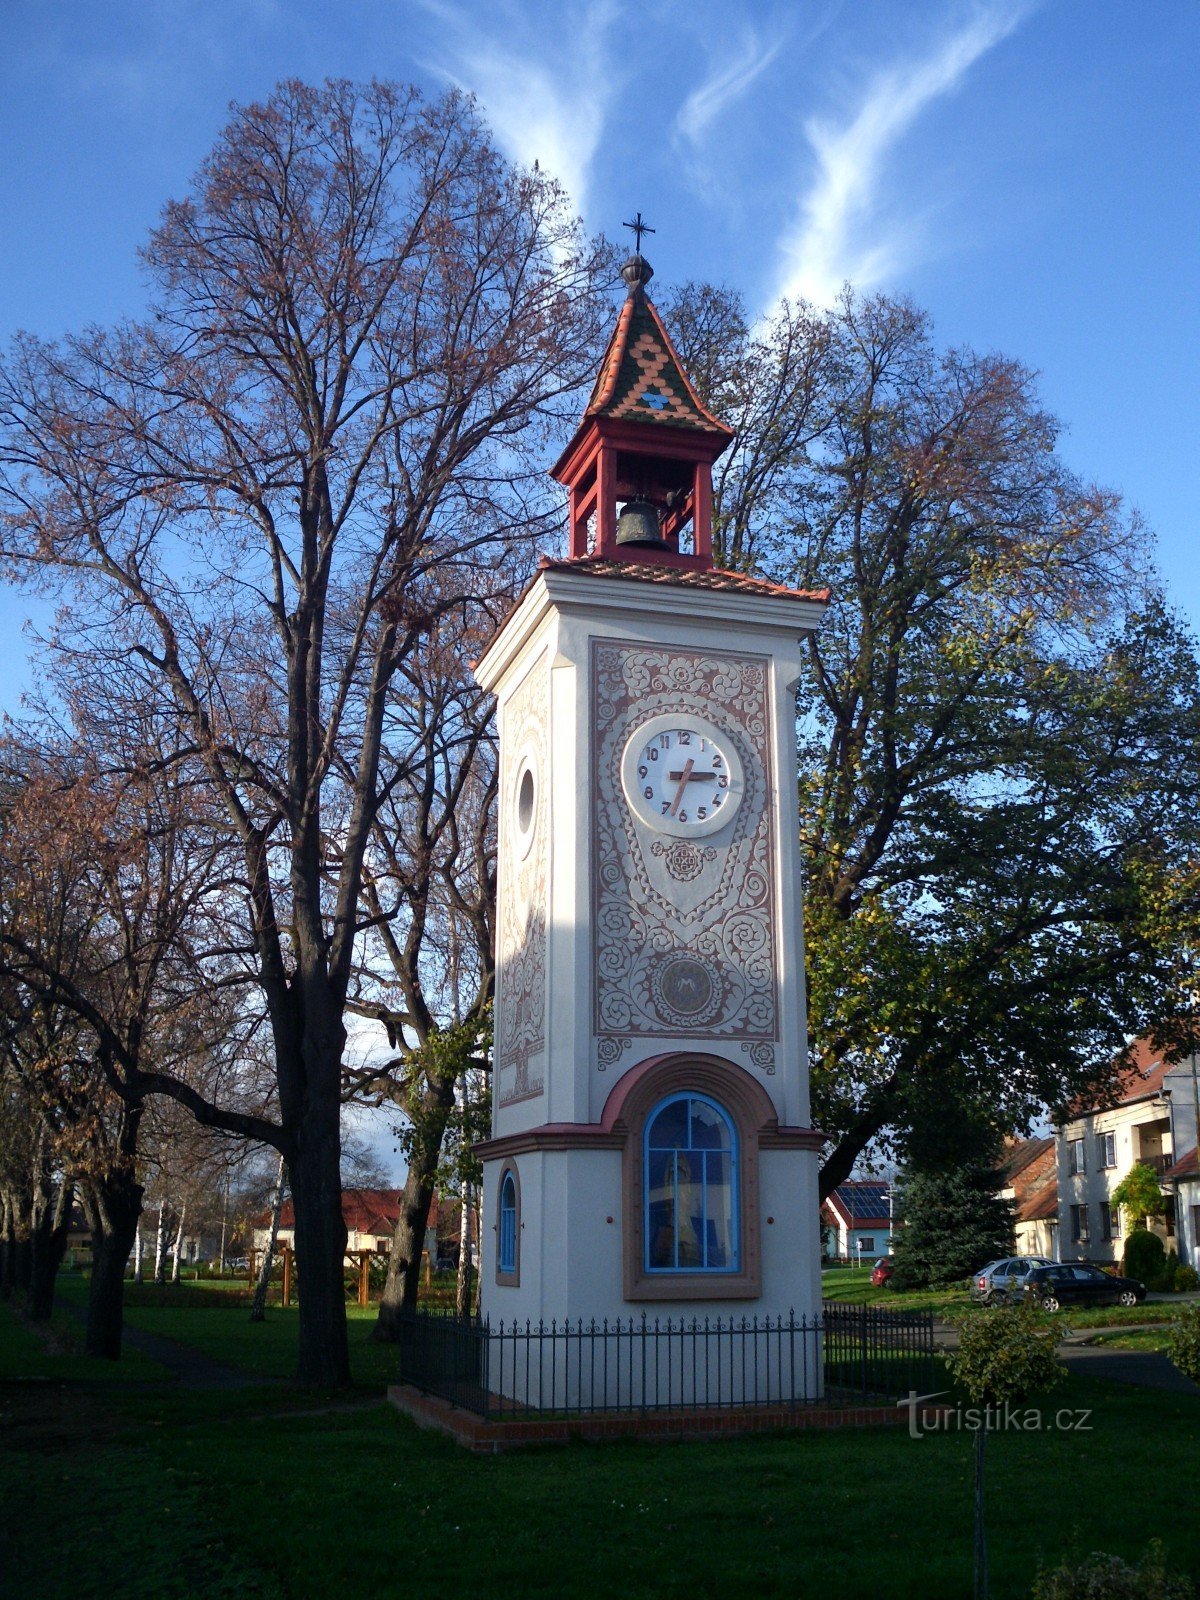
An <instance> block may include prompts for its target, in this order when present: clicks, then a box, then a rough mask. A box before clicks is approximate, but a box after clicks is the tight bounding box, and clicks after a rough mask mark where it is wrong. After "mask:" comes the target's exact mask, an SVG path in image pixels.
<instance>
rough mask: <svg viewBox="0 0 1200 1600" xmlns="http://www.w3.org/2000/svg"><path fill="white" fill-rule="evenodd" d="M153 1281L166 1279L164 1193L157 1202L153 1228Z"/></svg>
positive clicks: (165, 1207) (160, 1281) (165, 1212)
mask: <svg viewBox="0 0 1200 1600" xmlns="http://www.w3.org/2000/svg"><path fill="white" fill-rule="evenodd" d="M154 1281H155V1283H157V1284H160V1285H161V1284H164V1283H166V1281H167V1200H166V1196H165V1195H164V1196H163V1197H162V1198H161V1199H160V1200H159V1202H158V1224H157V1226H156V1228H155V1230H154Z"/></svg>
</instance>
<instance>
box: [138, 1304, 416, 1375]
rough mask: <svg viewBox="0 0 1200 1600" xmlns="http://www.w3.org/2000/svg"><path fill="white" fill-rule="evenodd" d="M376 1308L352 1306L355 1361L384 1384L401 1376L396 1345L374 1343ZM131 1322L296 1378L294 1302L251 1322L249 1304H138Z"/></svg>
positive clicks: (236, 1363) (232, 1362)
mask: <svg viewBox="0 0 1200 1600" xmlns="http://www.w3.org/2000/svg"><path fill="white" fill-rule="evenodd" d="M376 1317H377V1311H376V1308H375V1307H373V1306H372V1307H369V1308H368V1309H367V1310H366V1311H360V1310H359V1308H358V1307H357V1306H347V1308H346V1319H347V1322H348V1325H349V1326H348V1332H349V1340H350V1367H351V1371H352V1372H353V1374H354V1380H355V1382H356V1383H357V1384H360V1385H363V1386H366V1387H369V1388H374V1389H383V1388H385V1387H386V1386H387V1384H389V1383H394V1382H395V1381H396V1364H397V1360H398V1357H397V1353H396V1347H395V1345H391V1344H372V1343H371V1342H370V1336H371V1332H372V1330H373V1329H374V1327H375V1322H376ZM126 1322H127V1323H128V1325H129V1326H130V1327H132V1328H144V1329H145V1331H146V1332H147V1333H155V1334H159V1335H160V1336H161V1337H163V1338H167V1339H176V1340H178V1341H180V1342H181V1343H182V1344H186V1345H190V1346H192V1347H193V1348H194V1349H196V1350H199V1351H201V1352H203V1354H204V1355H206V1356H208V1357H210V1359H212V1360H213V1361H220V1362H224V1363H225V1365H227V1366H231V1367H240V1368H242V1369H243V1370H244V1371H246V1372H253V1373H256V1374H257V1375H258V1376H260V1377H263V1378H285V1379H286V1378H294V1377H295V1375H296V1365H297V1361H298V1359H299V1340H300V1313H299V1311H298V1310H297V1309H296V1307H295V1306H291V1307H289V1308H288V1310H286V1311H285V1310H284V1309H283V1308H282V1307H280V1306H276V1307H275V1308H273V1309H271V1308H268V1310H267V1314H266V1320H265V1321H263V1322H251V1321H250V1313H249V1310H248V1308H246V1307H233V1308H230V1309H228V1310H226V1312H225V1313H224V1315H214V1314H213V1312H212V1311H211V1310H210V1309H200V1310H198V1309H196V1308H195V1307H192V1306H145V1305H143V1306H135V1307H133V1308H132V1309H130V1310H129V1311H128V1312H127V1313H126Z"/></svg>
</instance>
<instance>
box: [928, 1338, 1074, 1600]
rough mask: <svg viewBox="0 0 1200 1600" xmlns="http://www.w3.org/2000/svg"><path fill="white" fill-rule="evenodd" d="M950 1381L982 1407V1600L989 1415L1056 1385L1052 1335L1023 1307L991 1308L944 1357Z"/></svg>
mask: <svg viewBox="0 0 1200 1600" xmlns="http://www.w3.org/2000/svg"><path fill="white" fill-rule="evenodd" d="M946 1365H947V1366H948V1367H949V1368H950V1371H951V1373H952V1374H953V1375H954V1378H955V1379H956V1381H957V1382H958V1383H960V1384H961V1385H962V1387H963V1388H964V1389H965V1390H966V1391H967V1393H968V1395H969V1396H970V1397H971V1399H972V1401H974V1403H975V1404H976V1405H977V1406H982V1407H984V1408H985V1414H984V1416H983V1417H982V1418H977V1419H976V1421H977V1422H978V1423H980V1425H979V1426H977V1427H976V1428H975V1430H974V1432H975V1597H976V1600H987V1592H988V1573H987V1533H986V1524H985V1522H984V1471H985V1465H986V1444H987V1434H988V1428H987V1424H988V1422H989V1420H990V1415H989V1414H990V1411H991V1410H992V1409H993V1408H995V1407H997V1406H1004V1405H1006V1404H1016V1403H1018V1402H1020V1401H1022V1400H1025V1399H1027V1398H1028V1397H1029V1396H1030V1395H1035V1394H1041V1393H1042V1392H1043V1391H1044V1390H1046V1389H1050V1388H1052V1387H1053V1386H1054V1384H1056V1383H1058V1382H1060V1381H1061V1379H1062V1377H1063V1370H1062V1367H1061V1365H1060V1364H1059V1360H1058V1357H1057V1355H1056V1354H1055V1351H1054V1335H1053V1334H1052V1333H1047V1331H1046V1330H1045V1329H1044V1328H1043V1327H1041V1326H1040V1325H1039V1323H1038V1322H1037V1321H1036V1320H1035V1318H1034V1316H1033V1314H1032V1312H1031V1310H1030V1309H1029V1308H1028V1307H1026V1306H1017V1307H1013V1306H994V1307H989V1308H988V1309H987V1310H984V1311H981V1312H979V1313H978V1315H977V1316H973V1317H972V1318H971V1320H970V1321H969V1322H967V1323H964V1325H963V1327H962V1330H961V1332H960V1335H959V1343H958V1349H957V1350H955V1351H952V1352H951V1353H950V1354H949V1355H948V1356H947V1357H946Z"/></svg>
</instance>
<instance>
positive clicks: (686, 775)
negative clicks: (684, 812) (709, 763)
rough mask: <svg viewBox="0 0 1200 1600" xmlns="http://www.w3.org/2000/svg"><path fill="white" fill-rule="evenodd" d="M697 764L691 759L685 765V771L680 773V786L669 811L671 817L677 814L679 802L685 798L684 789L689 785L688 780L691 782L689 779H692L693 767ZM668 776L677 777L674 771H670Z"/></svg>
mask: <svg viewBox="0 0 1200 1600" xmlns="http://www.w3.org/2000/svg"><path fill="white" fill-rule="evenodd" d="M695 764H696V763H695V762H694V761H689V762H688V764H687V766H686V767H684V769H683V771H682V772H681V773H680V774H679V787H678V789H676V791H675V798H674V800H672V801H671V809H670V810H669V811H668V812H667V815H668V816H669V817H673V816H674V815H675V813H676V812H677V811H678V810H679V802H680V801H681V800H682V799H683V791H684V790H685V789H686V788H687V786H688V782H689V780H690V779H691V776H692V768H693V767H694V766H695ZM668 777H669V778H674V777H675V773H673V772H672V773H669V774H668Z"/></svg>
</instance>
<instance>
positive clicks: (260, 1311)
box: [250, 1156, 287, 1322]
mask: <svg viewBox="0 0 1200 1600" xmlns="http://www.w3.org/2000/svg"><path fill="white" fill-rule="evenodd" d="M286 1187H287V1162H286V1161H285V1160H284V1158H283V1157H282V1156H280V1158H279V1177H278V1179H277V1180H276V1183H275V1200H274V1203H273V1204H272V1206H271V1231H270V1233H269V1234H268V1235H267V1247H266V1249H265V1250H264V1251H263V1258H262V1266H261V1267H260V1268H259V1271H258V1282H257V1283H256V1284H255V1286H254V1304H253V1305H252V1306H251V1307H250V1321H251V1322H265V1321H266V1317H267V1289H268V1288H269V1286H270V1283H271V1268H272V1267H273V1266H274V1264H275V1247H276V1245H277V1244H278V1243H279V1213H280V1212H281V1211H282V1210H283V1191H284V1189H285V1188H286Z"/></svg>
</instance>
